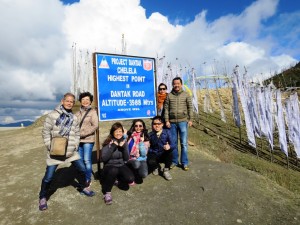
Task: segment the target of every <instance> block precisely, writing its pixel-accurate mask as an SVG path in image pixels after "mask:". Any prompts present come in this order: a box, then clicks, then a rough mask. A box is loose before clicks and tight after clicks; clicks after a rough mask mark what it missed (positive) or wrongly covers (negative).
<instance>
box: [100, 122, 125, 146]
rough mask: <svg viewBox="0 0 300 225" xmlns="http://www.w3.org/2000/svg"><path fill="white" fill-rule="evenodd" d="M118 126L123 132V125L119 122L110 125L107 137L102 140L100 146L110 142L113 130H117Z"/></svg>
mask: <svg viewBox="0 0 300 225" xmlns="http://www.w3.org/2000/svg"><path fill="white" fill-rule="evenodd" d="M119 128H121V129H122V131H123V133H124V128H123V125H122V124H121V123H120V122H116V123H114V124H113V125H112V126H111V128H110V131H109V135H108V136H107V138H106V139H105V141H104V142H103V144H102V147H104V146H105V145H108V144H109V143H110V141H111V140H112V139H113V138H114V132H115V130H117V129H119Z"/></svg>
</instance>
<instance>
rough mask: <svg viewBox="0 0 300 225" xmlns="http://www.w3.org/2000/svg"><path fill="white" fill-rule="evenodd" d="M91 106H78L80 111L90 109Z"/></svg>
mask: <svg viewBox="0 0 300 225" xmlns="http://www.w3.org/2000/svg"><path fill="white" fill-rule="evenodd" d="M91 108H92V106H91V105H89V106H87V107H83V106H81V107H80V112H86V111H87V110H88V109H91Z"/></svg>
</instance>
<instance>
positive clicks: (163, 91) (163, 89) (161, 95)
mask: <svg viewBox="0 0 300 225" xmlns="http://www.w3.org/2000/svg"><path fill="white" fill-rule="evenodd" d="M167 96H168V93H167V85H165V84H164V83H160V84H159V85H158V93H157V115H158V116H162V117H163V116H164V112H163V109H164V101H165V99H166V98H167Z"/></svg>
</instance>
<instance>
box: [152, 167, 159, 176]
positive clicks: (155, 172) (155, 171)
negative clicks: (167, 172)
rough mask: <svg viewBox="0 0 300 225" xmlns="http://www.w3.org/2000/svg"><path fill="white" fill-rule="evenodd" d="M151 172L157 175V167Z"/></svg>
mask: <svg viewBox="0 0 300 225" xmlns="http://www.w3.org/2000/svg"><path fill="white" fill-rule="evenodd" d="M152 174H153V175H155V176H157V175H158V168H156V169H155V170H153V172H152Z"/></svg>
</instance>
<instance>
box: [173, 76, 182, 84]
mask: <svg viewBox="0 0 300 225" xmlns="http://www.w3.org/2000/svg"><path fill="white" fill-rule="evenodd" d="M175 80H179V81H180V83H181V84H182V79H181V77H175V78H174V79H173V80H172V84H174V81H175Z"/></svg>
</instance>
